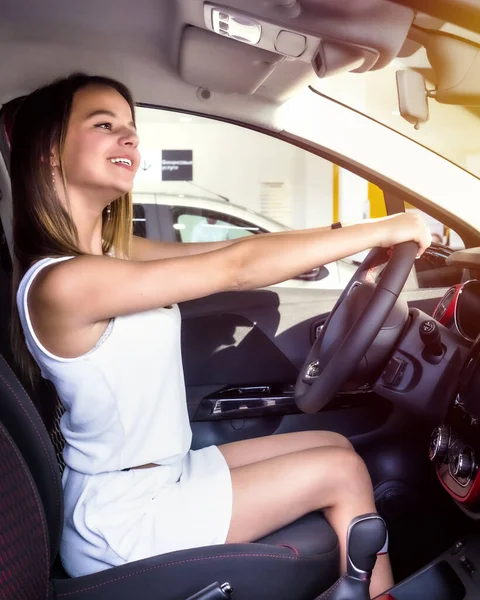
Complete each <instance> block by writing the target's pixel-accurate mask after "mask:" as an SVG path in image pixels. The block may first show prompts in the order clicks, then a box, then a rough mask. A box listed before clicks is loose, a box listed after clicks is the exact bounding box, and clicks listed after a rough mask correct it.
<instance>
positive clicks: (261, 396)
mask: <svg viewBox="0 0 480 600" xmlns="http://www.w3.org/2000/svg"><path fill="white" fill-rule="evenodd" d="M339 294H340V290H295V289H291V288H275V290H274V291H273V290H272V289H262V290H253V291H247V292H224V293H220V294H215V295H213V296H210V297H208V298H203V299H197V300H193V301H190V302H185V303H183V304H182V305H181V311H182V348H183V361H184V373H185V382H186V388H187V402H188V408H189V414H190V419H191V421H192V430H193V433H194V442H193V447H202V446H204V445H207V444H209V443H210V444H221V443H227V442H231V441H235V440H238V439H246V438H251V437H256V436H259V435H270V434H273V433H280V432H287V431H303V430H307V429H312V428H314V429H330V430H334V431H338V432H340V433H343V434H344V435H347V436H349V437H352V438H355V437H357V436H359V435H365V434H367V433H369V432H370V433H371V432H373V431H375V430H377V429H378V428H380V427H381V426H382V424H384V423H385V421H386V420H387V418H388V416H389V413H390V412H391V411H392V410H393V408H392V407H391V406H390V405H389V404H388V403H387V402H385V401H383V400H381V399H378V398H377V397H376V396H374V395H373V394H342V397H341V399H339V398H337V400H336V401H335V403H333V404H332V405H331V406H330V407H328V410H324V411H321V412H320V413H318V414H316V415H304V414H300V413H299V411H298V410H297V409H296V406H295V404H294V402H293V386H294V383H295V381H296V377H297V374H298V371H299V369H300V368H301V366H302V364H303V362H304V360H305V357H306V356H307V353H308V351H309V350H310V347H311V344H312V342H313V339H314V336H315V331H316V329H317V328H318V326H320V325H321V324H323V322H324V321H325V319H326V318H327V316H328V313H329V311H330V310H331V308H332V307H333V305H334V304H335V301H336V299H337V298H338V296H339ZM441 295H442V290H438V289H437V290H415V291H414V292H406V293H405V297H406V299H407V300H408V302H409V304H410V305H411V306H415V307H417V308H420V309H421V310H423V311H424V312H426V313H428V314H431V313H432V312H433V309H434V307H435V306H436V304H437V302H438V300H439V298H440V297H441ZM282 396H283V397H282ZM279 397H280V398H281V403H280V404H279V405H275V401H274V400H273V401H272V398H273V399H275V398H279ZM232 401H233V402H232ZM222 402H223V404H227V410H223V409H222ZM229 403H230V404H231V405H233V409H232V406H228V404H229ZM214 409H216V410H214Z"/></svg>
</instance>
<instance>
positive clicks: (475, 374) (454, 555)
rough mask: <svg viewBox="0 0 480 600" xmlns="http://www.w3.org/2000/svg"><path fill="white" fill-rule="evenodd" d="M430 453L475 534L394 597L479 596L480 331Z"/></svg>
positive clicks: (473, 599)
mask: <svg viewBox="0 0 480 600" xmlns="http://www.w3.org/2000/svg"><path fill="white" fill-rule="evenodd" d="M429 458H430V460H431V461H432V462H433V463H434V464H435V468H436V472H437V476H438V479H439V481H440V483H441V484H442V486H443V487H444V489H445V490H446V492H447V493H448V494H450V496H451V497H452V498H453V499H454V500H455V501H456V502H457V504H458V505H459V506H460V507H461V509H462V510H464V511H465V512H466V513H467V514H468V515H469V516H470V517H471V518H472V528H471V531H472V533H471V535H469V536H468V537H466V538H465V539H462V540H460V541H458V542H457V543H456V544H455V545H454V546H453V547H452V548H450V549H449V550H447V551H446V552H444V553H443V554H442V555H440V556H439V557H438V558H437V559H436V560H435V561H433V562H432V563H430V564H429V565H427V566H426V567H425V568H424V569H422V570H421V571H419V572H418V573H416V574H415V575H413V576H412V577H410V578H408V579H406V580H405V581H403V582H402V583H400V584H399V585H398V586H396V587H395V588H393V589H392V590H390V592H389V593H390V595H391V598H392V600H393V599H394V600H478V599H480V337H479V338H477V341H476V342H475V343H474V344H473V345H472V347H471V349H470V350H469V353H468V357H467V360H466V362H465V366H464V368H463V370H462V374H461V378H460V382H459V385H458V393H457V394H456V396H455V399H454V401H453V402H452V406H451V407H450V408H449V409H448V411H447V414H446V416H445V418H444V420H443V423H442V424H440V425H439V426H438V427H436V428H435V429H434V430H433V432H432V436H431V441H430V448H429Z"/></svg>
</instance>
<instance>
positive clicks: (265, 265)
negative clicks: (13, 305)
mask: <svg viewBox="0 0 480 600" xmlns="http://www.w3.org/2000/svg"><path fill="white" fill-rule="evenodd" d="M409 239H413V240H415V241H417V242H418V243H419V244H420V249H421V250H420V251H423V250H424V249H425V247H426V246H427V245H429V243H430V241H429V233H428V230H427V229H426V227H425V225H424V224H423V222H422V221H421V220H420V219H419V218H418V217H416V216H415V215H411V214H403V215H401V216H399V217H397V218H396V219H390V220H384V221H381V222H378V223H376V222H368V223H362V224H359V225H353V226H351V227H348V228H344V229H336V230H331V229H328V230H327V231H320V232H318V231H316V230H313V231H307V232H303V233H302V234H300V235H298V234H295V233H292V234H289V233H286V234H281V235H264V236H252V237H249V238H247V239H245V240H243V241H242V243H238V244H231V245H229V246H227V247H224V248H221V249H219V250H214V251H211V252H206V253H204V254H197V255H194V256H182V257H176V258H167V259H160V260H152V261H135V260H129V261H125V260H120V259H115V258H110V257H105V256H80V257H77V258H74V259H72V260H69V261H63V262H61V263H57V264H55V265H54V266H52V267H51V268H50V269H49V270H47V272H46V273H45V274H44V275H43V276H42V277H41V278H39V281H38V283H37V284H36V286H35V290H32V292H33V291H34V296H35V298H34V301H35V302H36V303H37V310H39V311H40V313H41V312H43V311H48V313H50V314H51V311H56V312H57V313H58V315H59V316H62V317H63V320H64V321H65V320H67V321H69V322H72V323H75V324H76V325H77V326H82V325H87V324H91V323H96V322H98V321H103V320H105V319H108V318H111V317H115V316H120V315H125V314H132V313H135V312H141V311H146V310H151V309H154V308H159V307H162V306H168V305H170V304H173V303H177V302H183V301H185V300H191V299H194V298H201V297H203V296H208V295H210V294H213V293H216V292H221V291H228V290H247V289H254V288H258V287H264V286H268V285H272V284H275V283H279V282H281V281H285V280H286V279H290V278H292V277H295V276H296V275H298V274H300V273H304V272H306V271H308V270H310V269H313V268H315V267H316V266H318V265H321V264H326V263H329V262H333V261H335V260H337V259H339V258H341V257H344V256H348V255H351V254H355V253H356V252H360V251H361V250H364V249H366V248H369V247H372V246H377V245H381V246H391V245H394V244H396V243H400V242H402V241H406V240H409Z"/></svg>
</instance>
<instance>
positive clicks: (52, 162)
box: [50, 152, 60, 168]
mask: <svg viewBox="0 0 480 600" xmlns="http://www.w3.org/2000/svg"><path fill="white" fill-rule="evenodd" d="M50 166H51V167H52V168H53V167H59V166H60V161H59V160H58V153H57V152H51V154H50Z"/></svg>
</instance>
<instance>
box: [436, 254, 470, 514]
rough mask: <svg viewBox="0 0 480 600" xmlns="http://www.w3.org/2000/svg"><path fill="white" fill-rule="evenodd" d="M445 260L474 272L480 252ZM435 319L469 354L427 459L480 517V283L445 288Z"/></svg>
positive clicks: (451, 491) (454, 494) (456, 496)
mask: <svg viewBox="0 0 480 600" xmlns="http://www.w3.org/2000/svg"><path fill="white" fill-rule="evenodd" d="M456 255H459V256H456ZM447 262H449V263H450V264H452V265H453V266H460V267H462V268H467V269H469V270H470V271H472V270H473V272H475V271H478V269H479V268H480V249H478V248H476V249H470V250H464V251H461V252H455V253H453V254H452V255H451V257H450V258H449V259H448V261H447ZM433 317H434V318H435V320H436V321H438V322H439V323H441V324H442V325H443V326H444V327H446V328H448V329H449V330H453V331H456V332H457V333H458V334H460V336H462V338H463V339H464V341H465V342H467V343H468V345H469V350H468V354H467V358H466V360H465V362H464V365H463V367H462V370H461V374H460V378H459V383H458V387H457V392H456V394H455V398H454V401H453V404H452V405H451V406H450V407H449V409H448V411H447V414H446V416H445V418H444V420H443V423H441V424H440V425H439V426H438V427H436V428H435V429H434V430H433V432H432V436H431V440H430V447H429V458H430V460H431V461H432V462H434V463H435V464H436V470H437V476H438V478H439V480H440V483H441V484H442V485H443V487H444V488H445V489H446V490H447V491H448V493H449V494H450V495H451V496H452V497H453V498H454V499H455V500H456V501H457V502H458V503H459V504H461V505H463V506H464V507H466V508H467V509H468V510H470V511H472V512H479V513H480V280H479V279H470V280H468V281H466V282H465V283H462V284H458V285H454V286H452V287H451V288H449V289H448V290H447V292H446V293H445V295H444V296H443V298H442V299H441V300H440V302H439V303H438V305H437V307H436V309H435V311H434V313H433Z"/></svg>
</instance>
